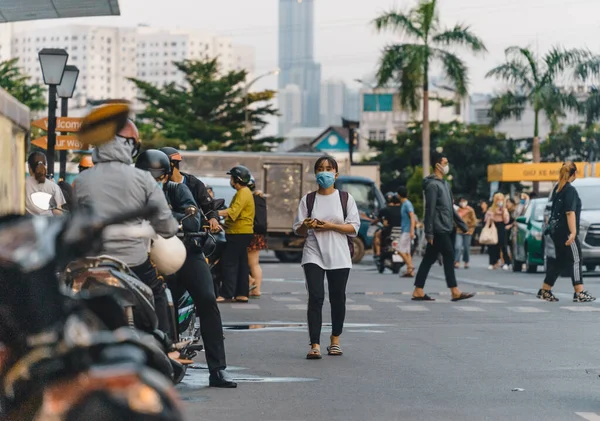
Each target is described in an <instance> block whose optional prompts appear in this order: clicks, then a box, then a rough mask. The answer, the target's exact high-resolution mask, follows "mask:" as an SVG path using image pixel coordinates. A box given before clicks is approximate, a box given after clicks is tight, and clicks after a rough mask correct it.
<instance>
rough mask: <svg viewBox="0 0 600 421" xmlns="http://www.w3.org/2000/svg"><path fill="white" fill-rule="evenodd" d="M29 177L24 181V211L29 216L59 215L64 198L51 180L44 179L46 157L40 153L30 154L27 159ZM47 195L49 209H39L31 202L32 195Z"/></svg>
mask: <svg viewBox="0 0 600 421" xmlns="http://www.w3.org/2000/svg"><path fill="white" fill-rule="evenodd" d="M27 164H28V167H29V177H27V178H26V179H25V210H26V211H27V213H28V214H30V215H42V216H52V215H61V214H62V207H63V206H64V204H65V203H66V202H65V197H64V195H63V192H62V190H61V189H60V187H59V186H58V184H56V183H55V182H54V181H53V180H50V179H47V178H46V173H47V168H46V165H47V163H46V155H44V154H43V153H42V152H32V153H31V154H29V157H28V158H27ZM39 192H42V193H47V194H49V195H50V196H52V198H51V199H50V207H51V208H50V209H41V208H39V207H38V206H36V204H35V203H34V202H33V200H32V198H31V195H33V194H34V193H39Z"/></svg>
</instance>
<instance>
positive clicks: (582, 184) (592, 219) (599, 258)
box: [544, 178, 600, 272]
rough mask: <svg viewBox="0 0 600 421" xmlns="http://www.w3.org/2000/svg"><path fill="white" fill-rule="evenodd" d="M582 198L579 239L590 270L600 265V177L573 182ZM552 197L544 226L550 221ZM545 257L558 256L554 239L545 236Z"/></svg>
mask: <svg viewBox="0 0 600 421" xmlns="http://www.w3.org/2000/svg"><path fill="white" fill-rule="evenodd" d="M573 187H575V189H577V193H579V197H580V198H581V204H582V207H581V219H580V221H579V241H580V242H581V256H582V263H583V265H584V266H585V269H586V270H587V271H589V272H592V271H594V270H596V266H598V265H600V194H598V192H599V191H600V178H582V179H577V180H575V181H574V182H573ZM551 208H552V197H550V200H549V201H548V204H547V205H546V210H545V212H544V226H545V225H546V224H547V223H548V218H549V217H550V209H551ZM544 257H545V259H544V260H546V259H548V258H556V250H555V249H554V242H553V241H552V239H551V238H550V237H549V236H547V235H545V236H544Z"/></svg>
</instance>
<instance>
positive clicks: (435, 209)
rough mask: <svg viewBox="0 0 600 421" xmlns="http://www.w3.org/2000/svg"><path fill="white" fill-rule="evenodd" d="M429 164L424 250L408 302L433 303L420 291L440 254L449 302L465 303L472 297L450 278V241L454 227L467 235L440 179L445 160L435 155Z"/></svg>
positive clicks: (425, 187)
mask: <svg viewBox="0 0 600 421" xmlns="http://www.w3.org/2000/svg"><path fill="white" fill-rule="evenodd" d="M431 162H432V164H433V165H434V173H433V175H430V176H429V177H426V178H425V179H424V180H423V190H424V191H425V238H426V239H427V248H426V249H425V256H424V257H423V261H422V262H421V265H420V266H419V271H418V272H417V278H416V280H415V290H414V292H413V298H412V299H413V300H414V301H435V300H434V299H433V298H431V297H430V296H429V295H427V294H425V292H424V291H423V287H424V286H425V281H426V279H427V275H429V271H430V270H431V266H432V265H433V264H434V263H435V262H436V260H437V256H438V254H441V255H442V258H443V262H444V275H445V276H446V284H447V285H448V288H450V291H451V292H452V301H460V300H465V299H467V298H471V297H473V295H474V294H470V293H465V292H461V290H460V289H458V286H457V283H456V276H455V274H454V244H453V243H452V239H451V238H452V231H453V230H454V223H456V225H458V227H459V228H460V229H461V230H462V231H463V232H467V231H468V227H467V225H466V224H465V223H464V221H463V220H462V219H461V218H460V216H458V213H457V212H456V210H454V206H453V201H452V192H451V191H450V186H449V185H448V183H447V182H446V180H444V176H446V175H448V172H449V171H450V166H449V165H448V158H446V157H445V156H444V155H442V154H439V153H435V154H434V155H433V156H432V159H431Z"/></svg>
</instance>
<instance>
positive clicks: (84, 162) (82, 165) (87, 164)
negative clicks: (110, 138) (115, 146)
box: [79, 155, 94, 172]
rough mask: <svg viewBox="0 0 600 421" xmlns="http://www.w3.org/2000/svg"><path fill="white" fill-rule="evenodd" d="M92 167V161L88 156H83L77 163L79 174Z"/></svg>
mask: <svg viewBox="0 0 600 421" xmlns="http://www.w3.org/2000/svg"><path fill="white" fill-rule="evenodd" d="M93 166H94V161H92V157H91V156H90V155H84V156H83V157H82V158H81V160H80V161H79V172H81V171H85V170H88V169H90V168H92V167H93Z"/></svg>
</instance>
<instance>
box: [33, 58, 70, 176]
mask: <svg viewBox="0 0 600 421" xmlns="http://www.w3.org/2000/svg"><path fill="white" fill-rule="evenodd" d="M38 57H39V60H40V67H41V68H42V76H43V77H44V83H45V84H46V85H48V150H47V151H46V156H47V161H48V178H50V179H52V178H53V177H54V148H55V146H56V87H57V86H58V85H60V84H61V82H62V79H63V75H64V72H65V66H66V65H67V60H68V59H69V54H68V53H67V52H66V51H65V50H63V49H59V48H44V49H43V50H41V51H40V52H39V53H38Z"/></svg>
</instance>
